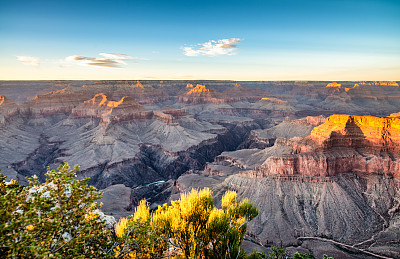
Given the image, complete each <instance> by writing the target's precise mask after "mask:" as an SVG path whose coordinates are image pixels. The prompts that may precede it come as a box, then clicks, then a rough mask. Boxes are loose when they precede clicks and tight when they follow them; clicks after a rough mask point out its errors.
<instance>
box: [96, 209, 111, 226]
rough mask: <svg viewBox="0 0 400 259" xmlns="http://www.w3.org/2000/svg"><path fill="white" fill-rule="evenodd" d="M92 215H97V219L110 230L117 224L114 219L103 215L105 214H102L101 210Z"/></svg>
mask: <svg viewBox="0 0 400 259" xmlns="http://www.w3.org/2000/svg"><path fill="white" fill-rule="evenodd" d="M93 213H94V214H97V215H99V218H100V219H101V220H104V221H105V222H106V225H107V227H110V228H111V227H113V226H114V225H115V224H116V223H117V221H116V220H115V218H114V217H113V216H108V215H105V214H104V213H103V212H102V211H101V210H99V209H96V210H94V211H93Z"/></svg>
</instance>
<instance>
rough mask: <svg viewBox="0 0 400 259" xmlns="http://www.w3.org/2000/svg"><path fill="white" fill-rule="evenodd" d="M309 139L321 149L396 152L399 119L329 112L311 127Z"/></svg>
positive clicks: (399, 137) (399, 146)
mask: <svg viewBox="0 0 400 259" xmlns="http://www.w3.org/2000/svg"><path fill="white" fill-rule="evenodd" d="M310 138H311V139H312V140H314V141H315V142H317V143H318V144H319V145H321V146H323V147H324V149H329V148H334V147H352V148H367V149H371V150H376V151H378V152H396V153H399V152H400V119H399V118H396V117H386V118H385V117H373V116H351V115H332V116H330V117H329V118H328V119H327V120H326V123H324V124H322V125H320V126H318V127H316V128H314V129H313V131H312V132H311V135H310Z"/></svg>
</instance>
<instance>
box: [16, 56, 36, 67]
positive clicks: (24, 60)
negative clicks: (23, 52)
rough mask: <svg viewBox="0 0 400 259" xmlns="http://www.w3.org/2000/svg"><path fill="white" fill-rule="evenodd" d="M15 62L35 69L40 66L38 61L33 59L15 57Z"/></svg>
mask: <svg viewBox="0 0 400 259" xmlns="http://www.w3.org/2000/svg"><path fill="white" fill-rule="evenodd" d="M17 60H18V61H19V62H21V63H22V64H24V65H27V66H35V67H38V66H40V60H39V59H38V58H35V57H29V56H17Z"/></svg>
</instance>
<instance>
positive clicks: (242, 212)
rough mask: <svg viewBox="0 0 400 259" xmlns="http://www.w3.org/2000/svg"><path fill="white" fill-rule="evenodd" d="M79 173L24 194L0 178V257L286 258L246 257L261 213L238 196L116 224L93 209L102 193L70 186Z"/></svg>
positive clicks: (189, 199) (190, 201)
mask: <svg viewBox="0 0 400 259" xmlns="http://www.w3.org/2000/svg"><path fill="white" fill-rule="evenodd" d="M78 170H79V168H78V166H75V167H74V168H72V169H71V168H70V167H69V165H68V164H67V163H65V164H62V165H60V166H59V167H58V170H50V169H48V172H47V174H46V175H47V180H46V182H45V183H39V182H38V180H37V177H35V176H34V177H33V178H28V181H29V186H27V187H23V186H20V185H19V184H18V182H16V181H13V180H12V181H10V182H6V177H5V176H3V175H1V174H0V207H1V209H0V257H1V258H255V259H256V258H290V257H288V256H287V255H286V252H285V250H284V249H283V248H273V249H272V250H271V252H269V253H268V254H264V253H259V252H257V251H253V252H252V253H251V254H249V255H247V254H246V253H245V251H244V250H243V249H242V248H241V244H242V241H243V237H244V234H245V232H246V230H247V223H248V222H249V221H251V220H252V219H253V218H254V217H256V216H257V215H258V209H257V207H256V206H255V205H254V204H253V203H252V202H251V201H250V200H248V199H244V200H243V201H241V202H239V201H238V200H237V194H236V192H233V191H227V192H226V193H225V194H224V196H223V197H222V205H221V208H220V209H219V208H216V207H215V206H214V201H213V197H212V195H211V191H210V190H209V189H207V188H206V189H203V190H196V189H193V190H192V191H191V192H189V193H183V194H181V196H180V199H179V200H177V201H172V202H171V205H167V204H164V205H163V206H162V207H161V206H159V208H158V209H157V210H155V211H154V212H150V210H149V206H148V204H147V202H146V201H145V200H142V201H140V204H139V206H138V207H137V208H136V209H135V212H134V215H133V216H129V217H128V218H122V219H120V220H119V222H118V223H116V222H115V219H114V218H113V217H111V216H106V215H104V214H103V213H102V212H101V211H100V206H101V204H98V203H96V200H98V199H100V198H101V195H102V193H101V192H99V191H97V190H96V189H95V188H94V187H93V186H89V185H88V184H87V181H88V179H84V180H76V179H75V177H76V172H77V171H78ZM292 258H295V259H300V258H306V259H310V258H315V257H314V256H312V255H309V254H299V253H296V254H295V255H294V257H292ZM324 258H327V257H326V256H324Z"/></svg>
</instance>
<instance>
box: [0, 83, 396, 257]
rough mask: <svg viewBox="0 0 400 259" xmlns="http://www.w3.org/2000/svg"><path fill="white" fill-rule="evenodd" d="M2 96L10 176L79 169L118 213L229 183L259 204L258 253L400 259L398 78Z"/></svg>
mask: <svg viewBox="0 0 400 259" xmlns="http://www.w3.org/2000/svg"><path fill="white" fill-rule="evenodd" d="M18 92H19V93H20V94H17V93H18ZM0 95H1V96H0V132H1V134H0V168H1V170H2V173H4V174H5V175H7V176H8V177H9V178H15V179H17V180H20V181H21V182H24V177H25V176H31V175H33V174H38V176H39V179H40V180H44V175H43V172H45V171H46V167H47V166H51V167H53V168H54V167H56V166H57V165H58V164H60V163H61V162H64V161H65V162H68V163H70V164H79V165H80V169H81V170H80V172H79V175H78V177H79V178H82V177H90V183H91V184H92V185H94V186H96V187H98V188H100V189H104V191H105V193H104V198H103V200H102V201H103V203H104V207H103V210H104V211H105V212H107V213H112V214H113V215H115V216H117V217H119V216H126V215H128V214H130V213H132V208H134V206H136V205H137V203H138V202H139V201H140V199H142V198H146V199H147V200H148V201H149V202H150V204H151V208H156V207H157V206H158V205H160V204H162V203H164V202H168V201H170V200H171V199H174V198H176V197H177V195H178V194H179V193H180V192H182V191H186V190H189V189H190V188H202V187H210V188H211V189H212V190H213V192H214V194H215V195H216V196H220V195H221V194H222V193H223V192H224V191H225V190H228V189H232V190H236V191H237V192H238V194H239V196H240V197H248V198H250V199H251V200H253V201H254V202H255V203H256V205H257V206H258V207H259V208H260V214H259V216H258V217H257V218H256V219H255V220H254V221H253V222H251V224H250V225H249V231H248V235H247V239H248V240H251V241H252V242H253V245H256V244H257V245H263V246H268V245H272V244H275V245H280V244H282V245H285V246H287V247H292V248H290V249H303V250H301V251H303V252H304V251H311V252H313V253H314V254H315V255H317V256H321V255H322V253H328V254H331V255H333V256H337V257H338V258H368V256H371V255H368V254H367V253H365V252H364V251H362V250H366V251H367V252H370V253H377V254H380V255H385V256H391V257H399V256H400V244H399V242H398V240H399V237H398V233H399V231H400V230H399V225H400V223H399V222H400V220H399V218H400V214H399V206H400V205H399V204H400V197H399V193H400V183H399V181H400V180H399V179H400V161H399V154H400V149H399V144H400V134H399V133H400V116H399V114H398V112H399V111H400V88H399V86H398V83H397V82H361V81H360V82H306V81H299V82H233V81H98V82H95V81H57V82H55V81H54V82H52V81H38V82H6V81H4V82H0ZM396 113H397V114H396ZM347 114H351V115H347ZM217 200H218V199H217ZM312 238H321V239H323V240H321V239H312ZM325 239H326V240H325ZM331 241H335V242H340V243H342V244H343V245H342V246H340V245H337V244H336V245H334V244H333V243H331ZM344 245H350V246H352V247H350V248H349V247H347V248H346V247H345V246H344ZM371 258H372V257H371Z"/></svg>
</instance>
